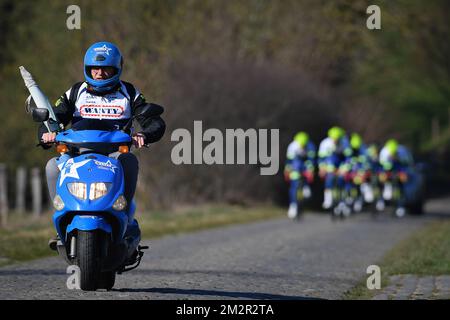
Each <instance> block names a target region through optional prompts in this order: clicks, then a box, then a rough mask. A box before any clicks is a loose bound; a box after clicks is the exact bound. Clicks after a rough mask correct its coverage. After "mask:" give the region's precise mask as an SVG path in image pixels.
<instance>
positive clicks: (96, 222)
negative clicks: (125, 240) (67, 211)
mask: <svg viewBox="0 0 450 320" xmlns="http://www.w3.org/2000/svg"><path fill="white" fill-rule="evenodd" d="M73 230H81V231H93V230H103V231H105V232H106V233H109V234H111V233H112V227H111V225H110V224H109V223H108V222H107V221H106V220H105V219H104V218H103V217H99V216H87V215H86V216H75V217H74V218H73V220H72V222H71V223H70V224H69V225H68V226H67V230H66V233H70V232H72V231H73Z"/></svg>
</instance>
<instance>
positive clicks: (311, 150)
mask: <svg viewBox="0 0 450 320" xmlns="http://www.w3.org/2000/svg"><path fill="white" fill-rule="evenodd" d="M315 158H316V146H315V145H314V143H313V142H312V141H311V140H310V139H309V135H308V134H307V133H306V132H303V131H300V132H298V133H297V134H296V135H295V136H294V140H293V141H292V142H291V143H290V144H289V146H288V148H287V153H286V165H285V167H284V177H285V180H286V181H287V182H289V184H290V186H289V210H288V217H289V218H295V217H296V216H297V211H298V198H297V192H298V189H299V187H300V183H301V181H300V180H301V179H302V178H303V180H302V182H303V188H302V193H303V198H305V199H308V198H310V197H311V184H312V182H313V181H314V163H315Z"/></svg>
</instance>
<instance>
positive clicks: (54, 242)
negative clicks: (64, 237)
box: [48, 235, 61, 251]
mask: <svg viewBox="0 0 450 320" xmlns="http://www.w3.org/2000/svg"><path fill="white" fill-rule="evenodd" d="M59 240H61V239H60V238H59V236H58V235H57V236H56V237H55V238H52V239H50V240H48V246H49V247H50V249H51V250H53V251H56V249H57V244H58V241H59Z"/></svg>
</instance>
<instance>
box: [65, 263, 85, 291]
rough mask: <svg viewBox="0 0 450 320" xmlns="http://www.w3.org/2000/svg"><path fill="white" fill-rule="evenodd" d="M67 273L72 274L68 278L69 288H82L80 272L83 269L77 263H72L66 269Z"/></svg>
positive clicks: (67, 284)
mask: <svg viewBox="0 0 450 320" xmlns="http://www.w3.org/2000/svg"><path fill="white" fill-rule="evenodd" d="M66 273H67V274H70V276H69V277H68V278H67V281H66V286H67V289H69V290H80V288H81V287H80V274H81V270H80V267H78V266H76V265H71V266H68V267H67V270H66Z"/></svg>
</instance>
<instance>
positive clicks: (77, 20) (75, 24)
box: [66, 4, 81, 30]
mask: <svg viewBox="0 0 450 320" xmlns="http://www.w3.org/2000/svg"><path fill="white" fill-rule="evenodd" d="M66 13H67V14H69V15H70V16H69V17H67V20H66V26H67V29H69V30H80V29H81V9H80V7H79V6H77V5H75V4H71V5H70V6H68V7H67V9H66Z"/></svg>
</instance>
